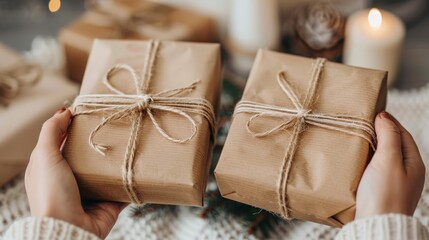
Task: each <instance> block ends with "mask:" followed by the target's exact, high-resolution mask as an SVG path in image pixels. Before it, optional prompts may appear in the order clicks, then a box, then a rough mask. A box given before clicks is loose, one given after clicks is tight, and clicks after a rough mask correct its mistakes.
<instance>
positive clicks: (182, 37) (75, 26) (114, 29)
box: [59, 0, 217, 82]
mask: <svg viewBox="0 0 429 240" xmlns="http://www.w3.org/2000/svg"><path fill="white" fill-rule="evenodd" d="M98 2H99V4H98V5H96V6H94V7H92V8H90V10H89V11H88V12H86V13H85V14H84V15H83V16H82V17H80V18H79V19H78V20H76V21H75V22H73V23H72V24H70V25H69V26H67V27H66V28H64V29H62V31H61V32H60V34H59V39H60V42H61V43H62V44H63V46H64V50H65V54H66V62H67V69H68V74H69V76H70V78H71V79H72V80H74V81H78V82H81V81H82V77H83V74H84V71H85V66H86V63H87V59H88V56H89V52H90V50H91V46H92V42H93V40H94V39H96V38H100V39H159V40H174V41H191V42H214V41H216V38H217V37H216V35H217V34H216V31H217V28H216V25H215V23H214V20H213V19H212V18H210V17H208V16H205V15H201V14H199V13H196V12H193V11H189V10H185V9H181V8H177V7H173V6H169V5H165V4H161V3H156V2H150V1H139V0H108V1H98Z"/></svg>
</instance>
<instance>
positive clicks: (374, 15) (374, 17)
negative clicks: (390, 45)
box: [368, 8, 383, 28]
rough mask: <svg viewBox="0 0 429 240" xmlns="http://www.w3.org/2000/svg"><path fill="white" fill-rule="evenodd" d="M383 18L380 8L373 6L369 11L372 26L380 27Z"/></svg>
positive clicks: (369, 20) (369, 21)
mask: <svg viewBox="0 0 429 240" xmlns="http://www.w3.org/2000/svg"><path fill="white" fill-rule="evenodd" d="M382 21H383V18H382V16H381V12H380V10H378V9H377V8H373V9H371V10H370V11H369V13H368V23H369V25H370V26H371V27H372V28H380V26H381V23H382Z"/></svg>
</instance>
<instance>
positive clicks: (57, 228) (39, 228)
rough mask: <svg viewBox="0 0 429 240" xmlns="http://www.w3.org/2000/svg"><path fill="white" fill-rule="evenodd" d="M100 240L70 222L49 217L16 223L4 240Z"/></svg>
mask: <svg viewBox="0 0 429 240" xmlns="http://www.w3.org/2000/svg"><path fill="white" fill-rule="evenodd" d="M11 239H14V240H35V239H37V240H62V239H82V240H100V238H98V237H97V236H96V235H95V234H93V233H90V232H88V231H86V230H84V229H82V228H79V227H77V226H75V225H73V224H70V223H68V222H65V221H62V220H59V219H54V218H49V217H28V218H24V219H21V220H18V221H16V222H14V223H13V224H12V225H11V226H10V227H9V229H8V230H7V231H6V233H5V235H4V240H11Z"/></svg>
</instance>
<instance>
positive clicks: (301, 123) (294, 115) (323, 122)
mask: <svg viewBox="0 0 429 240" xmlns="http://www.w3.org/2000/svg"><path fill="white" fill-rule="evenodd" d="M325 61H326V60H325V59H322V58H318V59H317V60H316V62H315V66H314V68H313V72H312V75H311V79H310V83H309V88H308V90H307V94H306V95H305V99H304V101H303V102H302V101H301V100H300V98H299V97H298V96H297V94H296V93H295V91H294V90H293V88H292V86H291V85H290V84H289V83H288V81H287V80H286V77H285V72H283V71H282V72H279V73H278V75H277V82H278V84H279V86H280V88H281V89H282V91H283V92H284V93H285V94H286V96H287V97H288V98H289V99H290V101H291V102H292V104H293V106H294V108H287V107H282V106H274V105H268V104H262V103H258V102H252V101H241V102H239V103H238V104H237V107H236V109H235V112H234V114H239V113H250V114H254V115H252V116H251V117H250V119H249V121H248V122H247V124H246V129H247V131H248V132H249V133H250V134H251V135H252V136H254V137H267V136H270V135H272V134H275V133H277V132H279V131H282V130H286V129H291V131H292V134H291V137H290V141H289V144H288V146H287V147H286V153H285V155H284V158H283V160H282V166H281V170H280V177H279V179H278V182H277V192H278V203H279V206H280V208H281V215H282V217H284V218H290V214H289V210H288V204H287V196H286V188H287V181H288V176H289V172H290V169H291V165H292V160H293V158H294V156H295V152H296V150H297V148H298V145H299V135H300V133H302V132H303V131H305V129H306V125H313V126H317V127H321V128H325V129H329V130H333V131H338V132H342V133H346V134H350V135H353V136H358V137H360V138H362V139H364V140H366V141H368V143H369V144H370V146H371V147H372V149H373V150H375V144H376V135H375V130H374V127H373V124H372V123H371V122H369V121H367V120H365V119H362V118H359V117H353V116H348V115H339V114H323V113H315V112H313V111H312V106H313V104H314V103H315V101H316V100H315V99H316V98H315V93H316V89H317V84H318V82H319V79H320V77H321V74H322V70H323V66H324V63H325ZM264 117H271V118H281V119H285V121H284V122H282V123H280V124H279V125H277V126H275V127H274V128H271V129H269V130H267V131H263V132H259V131H255V130H253V129H252V123H253V122H254V121H255V120H256V119H258V118H264Z"/></svg>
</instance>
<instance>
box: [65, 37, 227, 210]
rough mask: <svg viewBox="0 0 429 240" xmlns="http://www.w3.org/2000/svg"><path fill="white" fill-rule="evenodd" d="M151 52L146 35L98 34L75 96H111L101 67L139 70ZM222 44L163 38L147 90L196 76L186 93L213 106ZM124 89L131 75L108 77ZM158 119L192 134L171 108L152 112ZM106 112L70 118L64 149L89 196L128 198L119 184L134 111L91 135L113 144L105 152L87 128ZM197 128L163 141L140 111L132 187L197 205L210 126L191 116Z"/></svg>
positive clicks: (150, 199) (156, 199) (152, 198)
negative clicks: (180, 140) (184, 139)
mask: <svg viewBox="0 0 429 240" xmlns="http://www.w3.org/2000/svg"><path fill="white" fill-rule="evenodd" d="M147 50H148V42H146V41H130V40H129V41H125V40H122V41H121V40H116V41H115V40H96V41H95V42H94V47H93V50H92V52H91V56H90V58H89V62H88V68H87V70H86V73H85V76H84V81H83V83H82V88H81V92H80V94H110V93H111V91H110V90H109V89H108V88H107V87H106V86H105V85H103V84H102V79H103V77H104V74H105V73H106V71H107V70H108V69H109V68H111V67H113V66H114V65H116V64H119V63H121V64H129V65H131V66H132V67H133V68H135V69H136V70H138V71H139V70H141V69H143V63H144V59H145V56H146V51H147ZM220 67H221V63H220V47H219V45H218V44H202V43H201V44H192V43H183V42H182V43H178V42H161V45H160V47H159V52H158V55H157V57H156V63H155V65H154V71H153V77H152V79H151V80H150V84H149V89H150V92H149V93H158V92H161V91H163V90H166V89H175V88H180V87H184V86H187V85H189V84H191V83H192V82H194V81H196V80H198V79H199V80H200V81H201V82H200V83H199V84H198V85H197V87H196V89H195V90H193V91H192V92H190V93H188V94H187V95H186V97H195V98H203V99H206V100H208V101H209V102H211V103H212V105H213V106H217V102H218V100H219V99H218V98H219V93H220V83H221V82H220ZM112 83H113V84H114V85H115V86H117V87H118V88H119V89H121V91H124V92H126V93H130V94H135V91H136V90H135V89H134V83H133V82H132V81H131V80H130V79H129V76H127V75H125V76H124V75H122V76H118V77H115V78H114V79H112ZM153 111H154V115H155V117H156V118H157V120H158V122H159V123H160V125H161V126H162V127H163V128H164V129H165V130H166V131H167V132H168V133H171V135H173V136H175V137H180V138H182V137H186V136H189V133H190V131H191V126H190V123H189V122H188V121H186V119H184V118H183V117H180V116H178V115H176V114H171V113H166V112H163V111H159V112H158V111H157V110H153ZM105 116H106V115H104V114H95V115H80V116H77V117H74V118H73V121H72V123H71V125H70V129H69V135H68V138H67V141H66V143H65V146H64V149H63V154H64V156H65V158H66V159H67V160H68V162H69V164H70V166H71V168H72V170H73V172H74V173H75V176H76V179H77V181H78V184H79V187H80V190H81V194H82V195H83V197H84V198H87V199H98V200H109V201H120V202H128V201H129V199H128V196H127V195H126V192H125V191H124V189H123V186H122V175H121V167H122V164H123V161H124V152H125V150H126V147H127V144H128V139H129V136H130V130H131V121H132V120H131V119H130V118H131V117H130V118H124V119H122V120H121V121H115V122H113V123H111V124H108V125H106V126H105V127H104V128H103V129H102V130H101V131H100V132H99V133H98V135H97V137H96V138H95V141H97V142H100V141H101V142H102V143H103V144H106V145H109V146H111V150H109V152H108V154H107V155H106V157H104V156H102V155H100V154H99V153H97V152H96V151H94V150H93V149H92V148H91V147H90V146H89V144H88V137H89V135H90V133H91V131H92V130H94V128H95V127H96V126H97V125H98V124H99V123H100V122H101V121H102V119H103V117H105ZM191 116H192V118H193V119H194V120H195V121H196V123H197V133H196V135H195V136H194V137H193V138H192V140H191V141H189V142H187V143H182V144H180V143H174V142H171V141H168V140H167V139H165V138H164V137H162V136H161V135H160V133H159V132H158V131H157V130H156V129H155V127H154V125H153V123H152V122H151V121H150V118H149V117H148V116H145V117H144V120H143V122H142V127H141V129H140V134H139V137H138V145H137V148H138V150H137V153H136V157H135V165H134V181H135V186H137V190H138V192H139V194H140V196H141V199H142V200H143V202H144V203H160V204H179V205H193V206H202V200H203V193H204V190H205V186H206V181H207V177H208V170H209V165H210V153H211V151H210V150H211V144H212V142H211V141H210V139H211V138H210V136H211V133H210V129H209V125H208V122H207V120H206V119H205V118H204V117H203V116H201V115H197V114H191Z"/></svg>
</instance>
